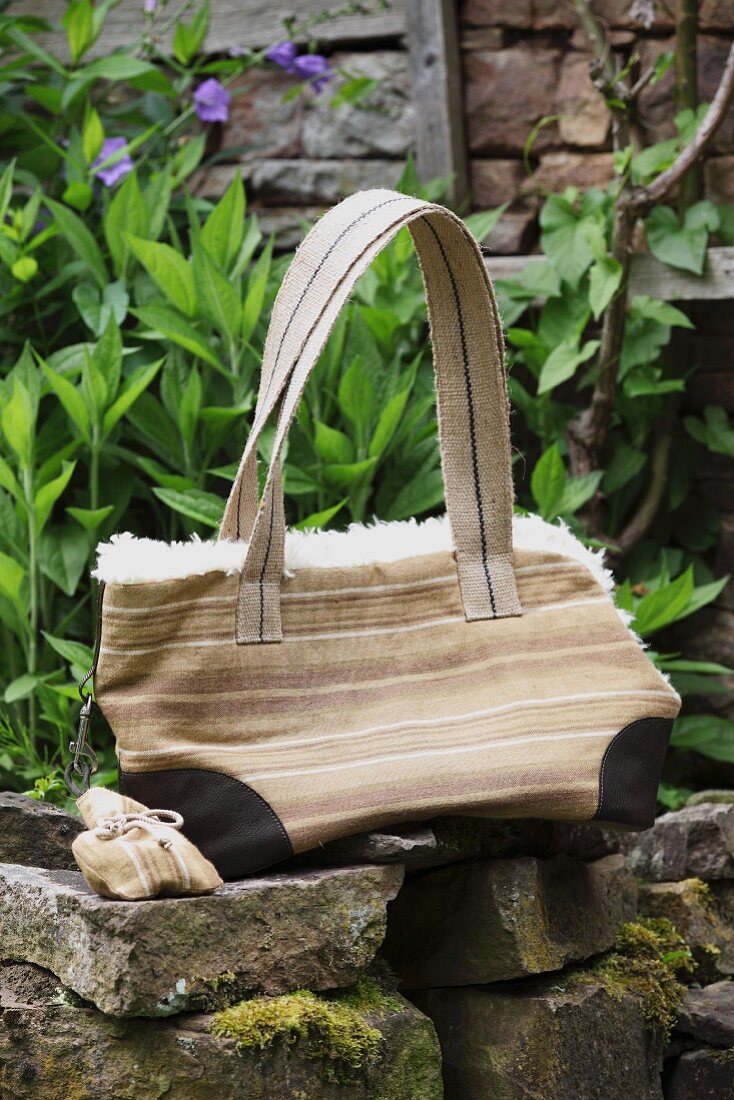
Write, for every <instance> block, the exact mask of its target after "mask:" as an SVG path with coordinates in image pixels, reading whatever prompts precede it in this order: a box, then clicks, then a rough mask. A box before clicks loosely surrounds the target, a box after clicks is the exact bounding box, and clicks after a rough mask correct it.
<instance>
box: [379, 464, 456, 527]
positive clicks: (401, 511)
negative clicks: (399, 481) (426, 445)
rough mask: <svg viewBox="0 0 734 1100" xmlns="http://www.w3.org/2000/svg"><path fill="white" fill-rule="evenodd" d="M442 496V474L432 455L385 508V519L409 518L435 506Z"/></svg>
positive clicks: (439, 502) (441, 499) (440, 501)
mask: <svg viewBox="0 0 734 1100" xmlns="http://www.w3.org/2000/svg"><path fill="white" fill-rule="evenodd" d="M443 498H444V486H443V474H442V473H441V467H440V465H438V464H436V459H435V457H434V456H433V455H431V456H430V457H429V459H428V460H427V461H426V462H425V463H423V465H422V466H421V467H420V468H419V469H418V471H417V472H416V473H415V474H413V476H412V477H411V478H409V479H408V481H407V482H406V483H405V484H404V485H403V487H402V488H401V489H400V491H399V492H398V493H397V495H396V496H395V498H394V499H393V500H392V502H391V503H390V504H389V505H388V507H387V508H386V509H385V519H388V520H394V519H410V518H411V517H413V516H419V515H421V514H422V513H423V512H429V511H431V509H433V508H437V507H438V505H439V504H441V503H442V501H443Z"/></svg>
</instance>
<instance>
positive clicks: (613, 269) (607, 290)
mask: <svg viewBox="0 0 734 1100" xmlns="http://www.w3.org/2000/svg"><path fill="white" fill-rule="evenodd" d="M621 281H622V265H621V264H620V262H619V260H615V259H612V257H611V256H610V257H606V258H605V259H603V260H597V261H596V263H595V264H594V265H593V267H592V268H591V271H590V272H589V305H590V306H591V312H592V313H593V314H594V320H595V321H598V320H599V318H600V317H601V315H602V313H603V312H604V310H605V309H606V308H607V306H608V305H609V303H610V302H611V300H612V298H613V297H614V295H615V294H616V293H617V291H618V290H619V284H620V283H621Z"/></svg>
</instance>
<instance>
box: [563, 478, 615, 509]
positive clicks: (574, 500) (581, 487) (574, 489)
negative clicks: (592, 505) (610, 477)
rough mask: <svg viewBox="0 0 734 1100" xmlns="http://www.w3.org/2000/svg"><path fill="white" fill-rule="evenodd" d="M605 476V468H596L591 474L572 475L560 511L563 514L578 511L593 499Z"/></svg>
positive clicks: (566, 486)
mask: <svg viewBox="0 0 734 1100" xmlns="http://www.w3.org/2000/svg"><path fill="white" fill-rule="evenodd" d="M603 476H604V471H603V470H594V471H593V472H592V473H590V474H581V475H580V476H579V477H571V478H569V479H568V481H567V482H566V485H565V487H564V490H563V495H562V497H561V503H560V505H559V508H558V511H559V512H560V513H561V515H570V514H573V513H574V512H578V510H579V508H581V507H583V505H584V504H586V502H587V500H591V498H592V497H593V495H594V493H595V492H596V490H597V489H598V488H599V483H600V481H601V479H602V477H603Z"/></svg>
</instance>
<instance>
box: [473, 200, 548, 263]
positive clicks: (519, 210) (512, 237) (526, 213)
mask: <svg viewBox="0 0 734 1100" xmlns="http://www.w3.org/2000/svg"><path fill="white" fill-rule="evenodd" d="M537 217H538V206H537V203H535V202H534V201H533V200H530V201H528V200H524V201H522V202H518V203H513V205H512V206H511V207H510V208H509V210H505V212H504V214H503V215H502V217H501V218H500V220H499V221H498V222H497V224H496V225H495V226H494V227H493V228H492V230H491V231H490V232H489V234H488V235H487V236H486V237H485V238H484V240H483V242H482V243H483V244H485V245H486V246H487V248H489V249H491V251H492V252H494V253H497V254H499V255H515V254H517V253H520V254H525V253H527V252H530V251H531V249H532V247H533V244H534V243H535V239H536V237H537Z"/></svg>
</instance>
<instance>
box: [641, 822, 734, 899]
mask: <svg viewBox="0 0 734 1100" xmlns="http://www.w3.org/2000/svg"><path fill="white" fill-rule="evenodd" d="M627 852H628V860H629V864H630V867H631V868H632V870H633V871H634V873H635V874H636V875H639V877H640V878H645V879H648V880H650V881H651V882H677V881H680V880H681V879H685V878H702V879H704V881H715V880H717V879H730V878H734V856H733V854H732V853H734V806H732V805H725V804H721V803H704V804H702V805H697V806H684V807H683V809H682V810H675V811H674V812H673V813H668V814H663V815H662V816H661V817H659V818H658V819H657V821H656V822H655V824H654V825H653V827H652V828H651V829H647V830H646V831H645V832H644V833H640V834H639V836H637V837H636V838H635V839H634V841H632V842H631V843H630V844H629V846H628V848H627Z"/></svg>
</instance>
